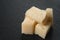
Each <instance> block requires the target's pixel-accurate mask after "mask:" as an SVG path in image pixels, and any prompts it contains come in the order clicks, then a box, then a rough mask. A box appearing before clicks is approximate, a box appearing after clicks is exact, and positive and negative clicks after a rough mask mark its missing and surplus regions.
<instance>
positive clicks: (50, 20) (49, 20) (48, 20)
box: [42, 8, 53, 25]
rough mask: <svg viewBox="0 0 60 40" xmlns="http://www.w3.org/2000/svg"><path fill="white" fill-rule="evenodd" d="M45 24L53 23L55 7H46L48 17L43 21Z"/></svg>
mask: <svg viewBox="0 0 60 40" xmlns="http://www.w3.org/2000/svg"><path fill="white" fill-rule="evenodd" d="M42 23H43V24H44V25H48V24H50V23H51V24H53V9H52V8H47V9H46V17H45V19H44V21H43V22H42Z"/></svg>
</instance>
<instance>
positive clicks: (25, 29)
mask: <svg viewBox="0 0 60 40" xmlns="http://www.w3.org/2000/svg"><path fill="white" fill-rule="evenodd" d="M34 26H35V21H34V20H32V19H30V18H29V17H25V19H24V21H23V22H22V33H24V34H33V31H34Z"/></svg>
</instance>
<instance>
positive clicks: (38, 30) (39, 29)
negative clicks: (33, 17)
mask: <svg viewBox="0 0 60 40" xmlns="http://www.w3.org/2000/svg"><path fill="white" fill-rule="evenodd" d="M49 28H50V25H46V26H45V25H42V24H37V25H36V26H35V34H37V35H39V36H40V37H41V38H43V39H45V37H46V34H47V32H48V30H49Z"/></svg>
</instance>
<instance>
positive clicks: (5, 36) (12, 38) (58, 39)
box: [0, 0, 60, 40]
mask: <svg viewBox="0 0 60 40" xmlns="http://www.w3.org/2000/svg"><path fill="white" fill-rule="evenodd" d="M0 4H1V5H0V10H1V11H0V40H21V39H22V40H43V39H42V38H40V37H38V36H37V35H24V34H23V35H21V22H22V21H23V19H24V14H25V11H26V10H27V9H28V8H30V7H31V6H36V7H38V8H40V9H46V8H47V7H51V8H53V10H54V24H53V26H52V28H51V29H50V31H49V33H48V35H47V36H46V39H45V40H60V0H0Z"/></svg>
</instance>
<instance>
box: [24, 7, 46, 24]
mask: <svg viewBox="0 0 60 40" xmlns="http://www.w3.org/2000/svg"><path fill="white" fill-rule="evenodd" d="M25 15H26V16H28V17H30V18H31V19H33V20H35V21H36V22H37V23H42V21H43V20H44V19H45V17H46V11H45V10H41V9H39V8H37V7H34V6H33V7H31V8H30V9H28V10H27V11H26V14H25Z"/></svg>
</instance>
